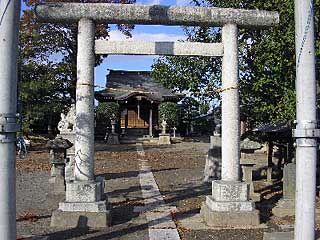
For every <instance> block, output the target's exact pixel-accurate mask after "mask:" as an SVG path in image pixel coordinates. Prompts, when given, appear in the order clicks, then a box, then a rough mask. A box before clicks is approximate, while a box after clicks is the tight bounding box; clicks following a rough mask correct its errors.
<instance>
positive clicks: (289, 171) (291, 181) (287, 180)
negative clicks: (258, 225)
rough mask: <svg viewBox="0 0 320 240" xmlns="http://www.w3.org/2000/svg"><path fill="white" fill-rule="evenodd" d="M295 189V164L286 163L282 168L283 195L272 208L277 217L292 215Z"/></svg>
mask: <svg viewBox="0 0 320 240" xmlns="http://www.w3.org/2000/svg"><path fill="white" fill-rule="evenodd" d="M295 191H296V164H294V163H288V164H286V165H285V166H284V168H283V197H282V198H281V199H280V200H279V202H278V203H277V205H276V207H275V208H273V209H272V213H273V215H275V216H277V217H285V216H294V213H295V204H294V203H295Z"/></svg>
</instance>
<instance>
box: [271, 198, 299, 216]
mask: <svg viewBox="0 0 320 240" xmlns="http://www.w3.org/2000/svg"><path fill="white" fill-rule="evenodd" d="M294 203H295V200H294V199H283V198H282V199H280V200H279V201H278V202H277V205H276V207H274V208H273V209H272V213H273V215H274V216H276V217H280V218H282V217H286V216H294V212H295V204H294Z"/></svg>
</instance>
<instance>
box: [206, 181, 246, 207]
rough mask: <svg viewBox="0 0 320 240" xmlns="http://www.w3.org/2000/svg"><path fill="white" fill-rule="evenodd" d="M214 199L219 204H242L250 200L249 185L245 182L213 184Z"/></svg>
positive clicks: (217, 182)
mask: <svg viewBox="0 0 320 240" xmlns="http://www.w3.org/2000/svg"><path fill="white" fill-rule="evenodd" d="M212 197H213V199H214V200H215V201H218V202H230V201H231V202H239V201H240V202H241V201H247V200H248V199H249V185H248V184H247V183H244V182H227V181H222V180H217V181H213V182H212Z"/></svg>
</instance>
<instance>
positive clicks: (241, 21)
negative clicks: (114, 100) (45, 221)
mask: <svg viewBox="0 0 320 240" xmlns="http://www.w3.org/2000/svg"><path fill="white" fill-rule="evenodd" d="M35 11H36V15H37V18H38V20H39V21H43V22H67V23H70V22H78V24H79V26H78V57H77V73H78V76H77V78H78V79H77V94H76V124H75V126H76V139H75V153H76V156H75V162H76V166H75V181H74V182H71V183H68V184H67V190H66V201H65V202H62V203H60V205H59V209H58V210H57V211H56V212H54V213H53V218H52V224H53V225H56V226H59V225H63V226H74V225H76V224H77V223H78V222H81V221H79V219H80V218H81V216H83V215H84V216H85V217H86V218H87V223H86V224H87V225H88V226H93V227H103V226H106V225H107V223H108V215H109V211H108V210H107V205H106V202H105V201H103V199H102V184H101V182H98V181H96V180H95V178H94V58H95V54H130V55H184V56H217V57H223V66H222V88H223V91H222V142H223V145H222V180H221V181H214V182H213V183H212V196H208V197H207V200H206V202H205V203H204V204H203V207H202V210H201V213H202V216H203V217H204V219H205V221H206V222H207V223H208V224H209V225H214V226H224V225H228V226H232V225H239V224H240V225H241V224H242V225H257V224H259V214H258V211H257V210H256V209H255V206H254V203H253V202H251V201H249V199H248V185H247V184H246V183H243V182H241V180H240V168H239V163H240V147H239V146H240V121H239V112H240V109H239V91H238V77H239V70H238V63H239V60H238V27H248V28H253V27H256V28H259V27H260V28H261V27H263V28H264V27H271V26H274V25H276V24H278V23H279V15H278V13H276V12H267V11H258V10H239V9H229V8H228V9H227V8H205V7H171V6H170V7H169V6H158V5H156V6H143V5H134V4H132V5H120V4H107V3H55V4H45V5H38V6H36V10H35ZM95 23H108V24H109V23H116V24H118V23H121V24H123V23H124V24H125V23H128V24H152V25H184V26H210V27H222V43H191V42H188V43H183V42H111V41H105V40H96V41H95Z"/></svg>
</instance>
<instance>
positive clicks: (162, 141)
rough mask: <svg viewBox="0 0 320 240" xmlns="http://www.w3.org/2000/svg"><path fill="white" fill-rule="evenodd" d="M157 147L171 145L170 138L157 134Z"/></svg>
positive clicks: (167, 135) (166, 135)
mask: <svg viewBox="0 0 320 240" xmlns="http://www.w3.org/2000/svg"><path fill="white" fill-rule="evenodd" d="M158 143H159V145H167V144H171V138H170V135H169V134H164V133H162V134H159V142H158Z"/></svg>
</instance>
